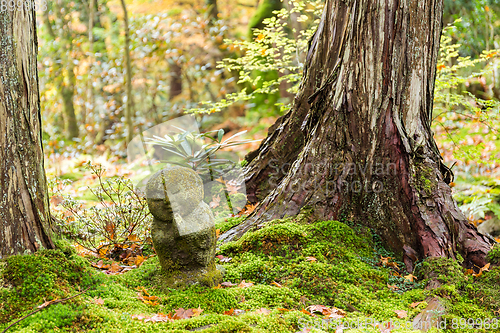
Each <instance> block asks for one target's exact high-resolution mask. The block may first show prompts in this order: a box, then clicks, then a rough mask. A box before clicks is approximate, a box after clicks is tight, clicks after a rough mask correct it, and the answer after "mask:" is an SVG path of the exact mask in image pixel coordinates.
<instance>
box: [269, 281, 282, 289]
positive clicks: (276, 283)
mask: <svg viewBox="0 0 500 333" xmlns="http://www.w3.org/2000/svg"><path fill="white" fill-rule="evenodd" d="M271 285H273V286H276V287H278V288H281V287H283V286H282V285H281V284H279V283H278V282H276V281H273V282H271Z"/></svg>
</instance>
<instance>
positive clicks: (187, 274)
mask: <svg viewBox="0 0 500 333" xmlns="http://www.w3.org/2000/svg"><path fill="white" fill-rule="evenodd" d="M222 276H223V274H222V272H221V271H219V270H218V269H215V268H214V269H208V268H204V269H199V270H194V271H174V272H170V273H166V274H165V283H166V285H167V287H169V288H174V289H179V288H184V287H187V286H191V285H195V284H201V285H205V286H208V287H214V286H217V285H218V284H219V283H221V282H222Z"/></svg>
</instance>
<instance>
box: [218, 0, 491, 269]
mask: <svg viewBox="0 0 500 333" xmlns="http://www.w3.org/2000/svg"><path fill="white" fill-rule="evenodd" d="M442 13H443V9H442V0H425V1H422V0H388V1H387V0H327V2H326V5H325V9H324V13H323V16H322V18H321V22H320V25H319V27H318V30H317V32H316V34H315V35H314V36H313V38H312V40H311V41H310V48H309V52H308V55H307V58H306V64H307V65H306V69H305V73H304V78H303V81H302V83H301V88H300V92H299V93H298V94H297V96H296V98H295V101H294V106H293V107H292V109H291V110H290V111H289V113H288V114H286V115H285V116H283V117H281V118H280V119H278V121H277V123H276V124H275V125H274V126H273V127H272V128H271V129H270V131H269V135H268V138H267V139H266V140H265V141H264V142H263V143H262V144H261V146H260V148H259V149H258V150H257V151H256V152H254V153H253V154H250V155H249V156H248V159H249V160H250V163H249V165H248V166H247V168H246V170H245V171H246V180H247V191H248V192H249V194H250V199H252V200H253V201H257V200H259V199H262V198H263V199H262V201H261V203H260V204H259V206H258V207H257V209H256V210H255V211H254V213H253V214H252V215H251V216H250V217H249V218H248V219H247V220H246V221H245V222H244V223H243V224H241V225H240V226H238V227H236V228H234V229H232V230H230V231H229V232H227V233H226V234H224V235H223V236H222V237H221V238H222V239H223V240H226V241H227V240H230V239H235V238H237V237H239V236H241V235H242V234H243V233H244V232H246V231H247V230H249V229H250V228H251V227H253V226H255V225H256V224H258V223H261V222H262V221H266V220H270V219H274V218H281V217H283V216H286V215H295V214H297V213H298V212H299V210H300V209H301V208H302V207H304V206H310V207H312V208H314V212H315V216H316V218H319V219H343V218H345V219H350V220H352V221H354V222H356V223H360V224H364V225H366V226H369V227H370V228H372V230H374V232H376V233H377V234H379V235H381V237H382V239H383V240H384V241H385V243H386V244H387V245H388V246H389V247H390V248H391V249H393V250H394V251H395V252H396V253H398V254H399V255H400V257H401V258H402V259H403V260H404V262H405V264H406V266H407V268H408V270H409V271H412V270H413V266H414V262H415V261H416V260H419V259H422V258H425V257H428V256H443V257H451V258H455V256H456V253H457V252H458V253H460V254H461V255H462V256H463V257H464V258H465V265H466V266H468V267H471V266H472V265H473V264H476V265H478V266H482V265H484V264H485V262H486V261H485V255H486V253H487V252H488V251H489V249H490V247H491V244H492V240H491V239H490V238H488V237H486V236H483V235H481V234H480V233H478V231H477V229H476V228H475V227H474V226H473V225H471V224H470V223H468V221H467V219H466V218H465V216H464V215H463V214H462V212H461V211H460V209H459V208H458V207H457V205H456V203H455V201H454V200H453V198H452V196H451V189H450V187H449V186H448V183H449V182H450V178H451V177H452V174H451V171H450V170H449V169H448V168H447V167H446V166H445V165H444V164H443V162H442V158H441V155H440V153H439V151H438V149H437V146H436V144H435V141H434V139H433V135H432V132H431V129H430V121H431V120H430V119H431V117H430V115H431V112H432V103H433V95H434V80H435V74H436V61H437V57H438V51H439V41H440V36H441V30H442ZM287 163H289V164H287Z"/></svg>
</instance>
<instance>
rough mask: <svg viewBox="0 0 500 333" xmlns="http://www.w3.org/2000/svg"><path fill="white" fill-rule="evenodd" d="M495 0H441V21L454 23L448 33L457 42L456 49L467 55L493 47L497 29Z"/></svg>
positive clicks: (497, 3)
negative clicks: (453, 26) (442, 19)
mask: <svg viewBox="0 0 500 333" xmlns="http://www.w3.org/2000/svg"><path fill="white" fill-rule="evenodd" d="M499 12H500V1H498V0H475V1H468V0H445V1H444V22H445V23H452V22H453V21H455V20H457V19H461V21H460V22H458V23H456V24H455V25H456V29H454V31H453V32H452V33H451V36H452V38H453V40H454V41H455V42H456V43H458V44H461V45H460V52H461V53H462V54H466V55H470V56H478V55H480V54H481V52H482V50H490V49H493V48H496V47H497V46H496V45H498V42H499V39H498V36H499V33H500V25H499V22H498V20H499V16H498V13H499Z"/></svg>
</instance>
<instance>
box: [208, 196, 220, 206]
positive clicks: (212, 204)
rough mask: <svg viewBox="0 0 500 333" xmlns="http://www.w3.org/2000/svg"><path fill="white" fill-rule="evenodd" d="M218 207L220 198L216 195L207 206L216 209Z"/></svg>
mask: <svg viewBox="0 0 500 333" xmlns="http://www.w3.org/2000/svg"><path fill="white" fill-rule="evenodd" d="M219 205H220V196H219V195H217V196H216V197H214V198H213V199H212V201H211V202H210V204H209V206H210V208H217V207H219Z"/></svg>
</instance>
